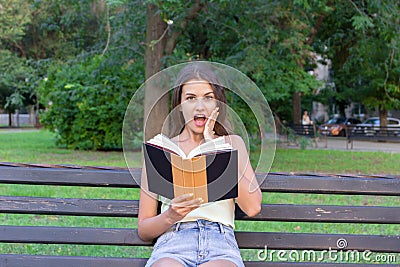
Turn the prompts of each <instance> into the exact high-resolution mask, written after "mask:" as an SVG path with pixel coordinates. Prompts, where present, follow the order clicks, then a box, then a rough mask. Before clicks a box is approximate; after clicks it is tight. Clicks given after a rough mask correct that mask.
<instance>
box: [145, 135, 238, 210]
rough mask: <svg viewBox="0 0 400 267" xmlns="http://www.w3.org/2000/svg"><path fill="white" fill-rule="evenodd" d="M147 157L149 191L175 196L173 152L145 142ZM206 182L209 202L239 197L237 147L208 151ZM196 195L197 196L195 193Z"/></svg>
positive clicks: (170, 196) (206, 157) (169, 197)
mask: <svg viewBox="0 0 400 267" xmlns="http://www.w3.org/2000/svg"><path fill="white" fill-rule="evenodd" d="M143 151H144V160H145V166H146V173H147V182H148V189H149V191H151V192H153V193H156V194H159V195H161V196H164V197H166V198H168V199H173V198H174V197H175V196H174V192H175V191H174V186H175V185H174V183H173V182H174V178H173V170H172V164H171V153H173V152H170V151H168V150H164V149H162V148H160V147H157V146H154V145H151V144H147V143H144V144H143ZM202 156H205V161H206V169H205V172H206V181H207V189H206V190H207V192H206V194H207V196H208V202H212V201H217V200H223V199H229V198H236V197H237V196H238V154H237V150H228V151H227V150H224V151H215V152H214V153H207V154H206V155H202ZM195 197H196V196H195Z"/></svg>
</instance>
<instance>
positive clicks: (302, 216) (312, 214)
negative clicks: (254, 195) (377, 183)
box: [0, 196, 400, 224]
mask: <svg viewBox="0 0 400 267" xmlns="http://www.w3.org/2000/svg"><path fill="white" fill-rule="evenodd" d="M138 202H139V201H138V200H109V199H79V198H78V199H77V198H39V197H9V196H0V212H1V213H18V214H42V215H72V216H107V217H137V216H138V212H139V203H138ZM236 219H239V220H256V221H290V222H337V223H340V222H345V223H384V224H395V223H397V224H400V207H373V206H328V205H290V204H263V205H262V209H261V213H260V214H258V215H257V216H255V217H251V218H249V217H247V216H244V214H243V213H242V212H240V210H239V209H237V214H236Z"/></svg>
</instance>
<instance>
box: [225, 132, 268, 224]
mask: <svg viewBox="0 0 400 267" xmlns="http://www.w3.org/2000/svg"><path fill="white" fill-rule="evenodd" d="M227 139H228V140H227V142H229V143H230V144H231V145H232V147H233V148H234V149H237V150H238V157H239V159H238V161H239V162H238V163H239V196H238V197H237V198H236V203H238V205H239V207H240V209H241V210H242V211H243V212H245V213H246V214H247V216H249V217H252V216H255V215H257V214H258V213H260V211H261V202H262V193H261V190H260V187H259V185H258V182H257V179H256V177H255V173H254V171H253V168H252V167H251V164H250V160H249V156H248V154H247V149H246V146H245V144H244V142H243V140H242V138H241V137H240V136H237V135H230V136H229V137H227Z"/></svg>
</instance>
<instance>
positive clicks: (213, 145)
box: [147, 134, 233, 159]
mask: <svg viewBox="0 0 400 267" xmlns="http://www.w3.org/2000/svg"><path fill="white" fill-rule="evenodd" d="M147 143H149V144H153V145H155V146H158V147H163V148H165V149H168V150H170V151H173V152H175V153H177V154H178V155H179V156H181V157H182V158H185V159H189V158H193V157H194V156H197V155H200V154H205V153H209V152H212V151H224V150H231V149H233V148H232V146H231V145H230V144H229V143H225V137H223V136H221V137H218V138H215V139H213V140H210V141H208V142H206V143H203V144H201V145H199V146H198V147H196V148H194V149H193V150H192V151H190V152H189V154H188V155H186V154H185V152H183V150H182V149H180V147H179V146H178V145H177V144H176V143H174V142H173V141H172V140H171V139H169V138H168V137H166V136H165V135H162V134H158V135H156V136H155V137H154V138H152V139H150V140H149V141H147Z"/></svg>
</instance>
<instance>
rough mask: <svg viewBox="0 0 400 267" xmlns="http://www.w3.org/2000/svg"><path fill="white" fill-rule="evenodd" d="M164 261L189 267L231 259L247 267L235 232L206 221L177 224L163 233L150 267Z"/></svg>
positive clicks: (239, 265) (148, 262)
mask: <svg viewBox="0 0 400 267" xmlns="http://www.w3.org/2000/svg"><path fill="white" fill-rule="evenodd" d="M161 258H171V259H174V260H176V261H178V262H179V263H181V264H183V265H184V266H187V267H192V266H193V267H195V266H198V265H200V264H203V263H206V262H208V261H212V260H228V261H231V262H233V263H235V264H236V265H237V266H238V267H244V264H243V261H242V257H241V256H240V250H239V247H238V245H237V242H236V239H235V236H234V232H233V229H232V228H231V227H229V226H226V225H223V224H221V223H217V222H210V221H207V220H203V219H200V220H197V221H194V222H183V223H177V224H175V225H173V226H172V227H171V228H170V229H169V230H168V231H166V232H165V233H164V234H162V235H161V236H160V237H159V238H158V240H157V242H156V243H155V245H154V248H153V253H152V254H151V257H150V259H149V260H148V261H147V264H146V267H150V266H151V265H152V264H153V263H154V262H155V261H157V260H159V259H161Z"/></svg>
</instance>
